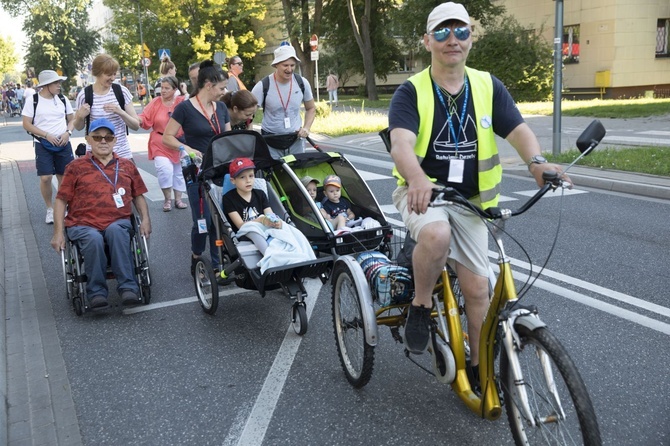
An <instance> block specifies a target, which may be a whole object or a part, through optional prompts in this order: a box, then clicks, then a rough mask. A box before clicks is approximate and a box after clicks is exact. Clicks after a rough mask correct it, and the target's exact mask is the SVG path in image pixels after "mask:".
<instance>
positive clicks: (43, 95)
mask: <svg viewBox="0 0 670 446" xmlns="http://www.w3.org/2000/svg"><path fill="white" fill-rule="evenodd" d="M65 79H66V78H65V77H63V76H59V75H58V73H56V72H55V71H53V70H44V71H42V72H41V73H40V75H39V85H38V87H42V90H40V92H39V93H37V94H35V95H30V96H26V97H25V105H24V107H23V112H22V115H23V128H24V129H25V130H26V131H27V132H28V133H30V134H31V135H33V141H34V143H35V165H36V167H37V175H38V176H39V177H40V191H41V192H42V198H43V199H44V204H45V205H46V207H47V214H46V218H45V221H46V223H47V224H53V222H54V214H53V205H52V188H51V179H52V176H53V175H54V174H55V175H56V178H57V179H58V185H59V186H60V183H61V181H62V180H63V173H64V172H65V166H67V165H68V164H69V163H70V162H71V161H72V160H73V159H74V156H73V154H72V145H71V144H70V136H71V135H72V127H73V125H72V118H73V113H74V112H73V111H72V106H71V105H70V101H68V100H63V99H61V97H62V96H61V94H60V93H61V85H60V84H61V82H62V81H63V80H65ZM35 99H37V104H35Z"/></svg>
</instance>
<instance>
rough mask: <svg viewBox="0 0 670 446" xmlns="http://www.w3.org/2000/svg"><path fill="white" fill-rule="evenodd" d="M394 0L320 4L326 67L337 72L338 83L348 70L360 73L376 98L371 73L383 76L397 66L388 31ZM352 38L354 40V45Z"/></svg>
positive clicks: (395, 48)
mask: <svg viewBox="0 0 670 446" xmlns="http://www.w3.org/2000/svg"><path fill="white" fill-rule="evenodd" d="M395 3H396V1H395V0H347V1H346V2H343V1H341V0H331V1H329V2H327V3H326V4H325V5H324V13H323V16H324V18H323V28H324V30H325V31H324V41H325V42H326V43H327V45H328V53H329V54H330V56H329V57H328V58H327V59H326V60H325V61H329V62H330V64H329V65H328V68H332V69H333V71H335V72H337V74H338V76H339V78H340V80H341V82H342V83H344V82H346V79H348V78H349V77H351V75H352V74H361V75H363V76H364V77H365V80H366V86H365V90H366V93H367V96H368V98H369V99H371V100H372V99H376V98H377V88H376V79H375V76H377V77H379V78H381V79H386V76H387V74H388V73H390V72H391V71H393V70H395V69H397V61H396V56H397V54H398V52H399V48H398V44H397V42H396V40H395V39H394V37H393V35H392V34H391V33H389V32H388V30H389V28H390V19H389V17H390V16H391V15H392V14H391V13H392V12H393V10H394V8H395ZM343 17H346V18H347V19H346V20H343ZM352 38H353V41H355V42H356V43H357V47H356V48H355V49H354V48H352V43H353V42H352ZM356 50H357V51H356ZM324 71H326V70H324Z"/></svg>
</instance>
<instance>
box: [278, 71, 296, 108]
mask: <svg viewBox="0 0 670 446" xmlns="http://www.w3.org/2000/svg"><path fill="white" fill-rule="evenodd" d="M274 78H275V88H276V89H277V94H278V95H279V101H280V102H281V106H282V107H283V108H284V116H288V112H287V111H286V109H288V104H289V103H290V102H291V91H293V74H291V85H290V86H289V90H288V99H287V100H286V105H284V98H282V97H281V92H280V91H279V83H278V82H277V72H276V71H275V73H274Z"/></svg>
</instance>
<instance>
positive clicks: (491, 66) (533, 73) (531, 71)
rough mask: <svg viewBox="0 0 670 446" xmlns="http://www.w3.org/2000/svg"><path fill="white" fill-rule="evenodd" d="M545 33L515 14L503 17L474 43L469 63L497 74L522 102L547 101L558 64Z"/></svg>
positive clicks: (492, 24)
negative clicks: (517, 18) (527, 27)
mask: <svg viewBox="0 0 670 446" xmlns="http://www.w3.org/2000/svg"><path fill="white" fill-rule="evenodd" d="M541 33H542V30H541V29H540V30H527V29H524V28H523V27H522V26H521V25H520V24H519V23H518V22H517V21H516V20H514V18H512V17H508V16H503V17H500V18H498V19H496V20H494V21H492V22H491V23H489V25H488V26H487V27H486V29H485V33H484V34H483V35H481V36H479V37H478V38H477V40H476V41H475V42H474V44H473V46H472V50H471V51H470V55H469V56H468V66H471V67H473V68H477V69H480V70H484V71H488V72H490V73H492V74H494V75H495V76H496V77H498V78H499V79H500V80H501V81H502V82H503V83H504V84H505V86H506V87H507V88H508V89H509V91H510V93H511V94H512V96H513V97H514V99H515V100H516V101H518V102H526V101H542V100H547V99H549V98H550V96H551V92H552V86H553V77H552V76H553V70H554V66H553V57H552V47H551V45H550V44H549V42H547V41H546V40H544V38H543V37H542V36H541Z"/></svg>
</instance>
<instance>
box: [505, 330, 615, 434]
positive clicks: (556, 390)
mask: <svg viewBox="0 0 670 446" xmlns="http://www.w3.org/2000/svg"><path fill="white" fill-rule="evenodd" d="M514 328H515V330H516V331H517V333H518V334H519V336H520V340H521V345H520V348H519V349H517V350H516V351H515V354H516V355H517V356H518V358H519V363H520V365H521V373H522V375H523V380H522V381H521V382H515V379H514V374H513V373H512V370H511V364H510V361H509V357H508V354H509V353H508V352H507V351H506V349H503V354H502V355H501V360H500V371H501V378H502V386H503V392H504V398H505V407H506V411H507V418H508V420H509V424H510V427H511V429H512V435H513V436H514V441H515V443H516V444H517V445H533V444H548V445H577V444H579V445H581V444H584V445H600V444H602V442H601V439H600V430H599V428H598V421H597V419H596V414H595V411H594V409H593V404H592V403H591V399H590V398H589V394H588V391H587V390H586V386H585V385H584V381H583V380H582V378H581V376H580V375H579V371H578V370H577V367H576V366H575V364H574V362H573V361H572V359H571V358H570V356H569V355H568V353H567V351H566V350H565V348H564V347H563V345H561V343H560V342H559V341H558V339H557V338H556V337H555V336H554V335H553V334H552V333H551V332H550V331H549V330H548V329H546V328H538V329H535V330H529V329H527V328H526V327H523V326H521V325H515V327H514ZM524 394H525V395H526V397H527V399H528V406H529V408H530V412H531V414H530V416H531V417H532V420H531V419H530V418H529V416H528V415H527V414H526V413H525V411H524V410H523V409H522V407H521V404H520V402H521V401H522V397H523V395H524ZM533 422H534V424H535V425H533Z"/></svg>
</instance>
